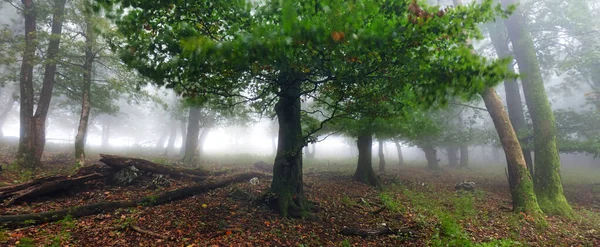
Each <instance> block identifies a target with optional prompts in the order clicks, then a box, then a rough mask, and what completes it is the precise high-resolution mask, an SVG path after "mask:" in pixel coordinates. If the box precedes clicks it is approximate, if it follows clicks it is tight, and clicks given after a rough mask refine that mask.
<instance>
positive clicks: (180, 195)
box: [0, 173, 266, 229]
mask: <svg viewBox="0 0 600 247" xmlns="http://www.w3.org/2000/svg"><path fill="white" fill-rule="evenodd" d="M254 177H258V178H265V177H266V176H265V175H264V174H261V173H242V174H238V175H235V176H232V177H230V178H226V179H222V180H219V181H216V182H203V183H199V184H196V185H193V186H190V187H185V188H181V189H176V190H173V191H168V192H165V193H162V194H159V195H155V196H147V197H143V198H139V199H134V200H130V201H114V202H101V203H96V204H88V205H84V206H77V207H72V208H68V209H64V210H58V211H50V212H42V213H33V214H23V215H3V216H0V226H2V227H5V228H10V229H14V228H18V227H24V226H29V225H39V224H44V223H49V222H54V221H59V220H62V219H64V218H65V217H66V216H67V215H70V216H71V217H74V218H79V217H83V216H88V215H94V214H99V213H108V212H112V211H114V210H116V209H119V208H129V207H134V206H156V205H161V204H165V203H169V202H173V201H177V200H181V199H185V198H188V197H191V196H194V195H197V194H202V193H205V192H207V191H211V190H215V189H218V188H223V187H226V186H228V185H230V184H232V183H240V182H246V181H248V180H250V179H251V178H254Z"/></svg>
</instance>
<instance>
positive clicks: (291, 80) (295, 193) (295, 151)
mask: <svg viewBox="0 0 600 247" xmlns="http://www.w3.org/2000/svg"><path fill="white" fill-rule="evenodd" d="M278 80H279V89H280V91H279V101H278V102H277V104H276V105H275V113H276V114H277V120H278V121H279V134H278V143H277V154H276V156H275V162H274V166H273V181H272V183H271V192H273V193H274V194H275V196H276V198H277V203H278V209H279V212H280V214H281V215H282V216H284V217H285V216H292V217H304V216H305V215H306V213H307V210H308V203H307V201H306V199H305V197H304V188H303V181H302V147H303V146H304V139H303V138H302V126H301V124H300V97H299V96H300V92H301V81H300V80H299V79H298V77H297V76H296V75H295V74H294V73H291V74H288V73H286V72H282V73H281V74H280V77H279V79H278Z"/></svg>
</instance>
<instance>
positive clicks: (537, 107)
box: [502, 0, 573, 216]
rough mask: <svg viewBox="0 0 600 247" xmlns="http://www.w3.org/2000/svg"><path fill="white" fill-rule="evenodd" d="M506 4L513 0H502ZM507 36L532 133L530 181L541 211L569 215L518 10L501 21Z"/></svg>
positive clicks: (548, 111)
mask: <svg viewBox="0 0 600 247" xmlns="http://www.w3.org/2000/svg"><path fill="white" fill-rule="evenodd" d="M502 3H503V4H504V5H505V6H507V5H511V4H514V3H515V2H514V1H513V0H502ZM505 24H506V28H507V31H508V37H509V38H510V40H511V42H512V44H513V50H514V55H515V58H516V60H517V64H518V65H519V72H520V74H521V78H522V82H523V92H524V93H525V102H526V103H527V108H528V109H529V113H530V115H531V121H532V122H533V133H534V152H535V154H536V155H535V160H534V166H535V167H534V168H535V172H534V175H535V177H534V183H535V192H536V195H537V199H538V202H539V204H540V207H541V208H542V211H544V213H546V214H551V215H564V216H571V215H572V214H573V209H572V208H571V206H570V205H569V203H568V202H567V199H566V198H565V196H564V192H563V187H562V181H561V177H560V159H559V153H558V148H557V143H556V135H557V130H556V122H555V119H554V113H553V112H552V108H551V106H550V102H549V101H548V96H547V95H546V89H545V87H544V81H543V78H542V74H541V72H540V67H539V63H538V60H537V56H536V53H535V47H534V44H533V40H532V38H531V35H530V34H529V32H528V31H527V30H526V29H525V24H526V23H525V21H524V17H523V14H522V13H521V11H520V9H519V8H517V10H516V11H515V12H514V13H513V14H512V15H511V16H510V17H509V18H508V19H507V20H506V21H505Z"/></svg>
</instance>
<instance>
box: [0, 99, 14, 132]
mask: <svg viewBox="0 0 600 247" xmlns="http://www.w3.org/2000/svg"><path fill="white" fill-rule="evenodd" d="M14 105H15V98H14V97H12V95H11V96H10V98H9V99H8V101H7V102H6V106H5V107H4V109H3V110H2V113H0V138H2V137H4V132H2V127H3V126H4V123H6V120H7V119H8V114H10V112H11V111H12V109H13V106H14Z"/></svg>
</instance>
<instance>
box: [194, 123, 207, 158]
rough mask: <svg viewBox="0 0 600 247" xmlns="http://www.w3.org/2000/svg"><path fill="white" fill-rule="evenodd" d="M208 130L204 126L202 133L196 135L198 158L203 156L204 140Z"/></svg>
mask: <svg viewBox="0 0 600 247" xmlns="http://www.w3.org/2000/svg"><path fill="white" fill-rule="evenodd" d="M209 132H210V128H209V127H206V128H204V129H202V133H200V137H198V153H197V159H198V160H200V159H201V158H202V157H203V156H204V143H205V142H206V138H207V137H208V133H209Z"/></svg>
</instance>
